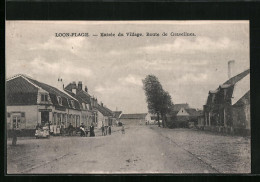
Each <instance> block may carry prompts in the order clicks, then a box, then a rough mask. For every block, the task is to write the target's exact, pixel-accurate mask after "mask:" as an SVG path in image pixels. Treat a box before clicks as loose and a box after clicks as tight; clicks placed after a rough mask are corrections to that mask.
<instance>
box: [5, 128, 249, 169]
mask: <svg viewBox="0 0 260 182" xmlns="http://www.w3.org/2000/svg"><path fill="white" fill-rule="evenodd" d="M163 131H164V129H160V128H159V129H158V128H156V127H155V126H154V127H150V126H136V127H131V128H128V129H126V133H125V134H121V133H120V132H114V133H112V135H110V136H105V137H101V136H99V137H95V138H89V137H86V138H85V137H84V138H81V137H51V138H50V139H39V140H36V139H24V140H19V139H18V145H17V146H16V147H12V146H10V141H8V147H7V153H8V156H7V164H8V165H7V169H8V173H10V174H13V173H24V174H28V173H29V174H32V173H38V174H51V173H56V174H57V173H66V174H69V173H73V174H75V173H76V174H86V173H98V174H100V173H102V174H103V173H219V172H220V173H222V172H223V171H221V170H219V168H218V167H216V165H213V164H212V163H211V162H210V161H207V160H204V159H203V158H201V157H200V156H199V155H197V154H196V153H194V152H193V151H192V150H189V148H187V147H185V146H184V145H181V144H180V143H178V141H174V139H173V138H170V137H169V136H165V135H164V133H163V134H162V132H163ZM165 131H166V130H165ZM167 132H168V135H169V132H170V131H169V130H167ZM171 132H174V130H172V131H171ZM185 132H188V133H189V132H191V131H189V130H185V131H184V133H185ZM192 132H194V131H192ZM194 135H196V132H195V133H194ZM205 135H210V134H205ZM195 138H196V137H195ZM209 152H210V151H209ZM222 165H223V164H222ZM231 167H232V166H231ZM225 172H234V171H225ZM240 172H241V171H240ZM244 172H247V171H244Z"/></svg>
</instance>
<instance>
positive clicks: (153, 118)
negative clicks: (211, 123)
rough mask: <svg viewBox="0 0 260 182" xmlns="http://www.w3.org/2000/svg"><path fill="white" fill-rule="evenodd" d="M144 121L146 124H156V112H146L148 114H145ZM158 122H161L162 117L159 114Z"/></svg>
mask: <svg viewBox="0 0 260 182" xmlns="http://www.w3.org/2000/svg"><path fill="white" fill-rule="evenodd" d="M145 122H146V123H147V124H148V125H151V124H158V116H157V114H151V113H148V114H147V115H146V116H145ZM159 122H160V123H162V117H161V116H159Z"/></svg>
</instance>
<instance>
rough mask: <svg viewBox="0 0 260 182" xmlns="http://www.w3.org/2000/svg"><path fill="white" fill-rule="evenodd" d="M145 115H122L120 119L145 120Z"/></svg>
mask: <svg viewBox="0 0 260 182" xmlns="http://www.w3.org/2000/svg"><path fill="white" fill-rule="evenodd" d="M146 115H147V113H140V114H122V115H121V116H120V119H145V116H146Z"/></svg>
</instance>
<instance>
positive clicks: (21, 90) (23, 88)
mask: <svg viewBox="0 0 260 182" xmlns="http://www.w3.org/2000/svg"><path fill="white" fill-rule="evenodd" d="M6 111H7V130H8V131H9V130H11V129H13V128H14V129H20V130H21V134H22V135H34V132H35V128H36V125H37V124H42V125H45V124H47V123H50V122H51V123H52V125H53V128H52V129H53V132H54V134H59V133H60V128H61V126H62V125H63V126H65V127H67V126H68V124H69V123H72V125H73V126H74V127H79V125H80V121H81V105H80V104H79V102H78V100H77V99H76V98H74V97H72V96H71V95H69V94H68V93H66V92H64V91H63V90H61V89H58V88H55V87H53V86H50V85H48V84H45V83H42V82H39V81H37V80H35V79H33V78H30V77H28V76H26V75H21V74H20V75H16V76H14V77H12V78H10V79H7V81H6Z"/></svg>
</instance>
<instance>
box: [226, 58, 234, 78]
mask: <svg viewBox="0 0 260 182" xmlns="http://www.w3.org/2000/svg"><path fill="white" fill-rule="evenodd" d="M234 67H235V61H234V60H231V61H228V79H230V78H231V77H233V76H234Z"/></svg>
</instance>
